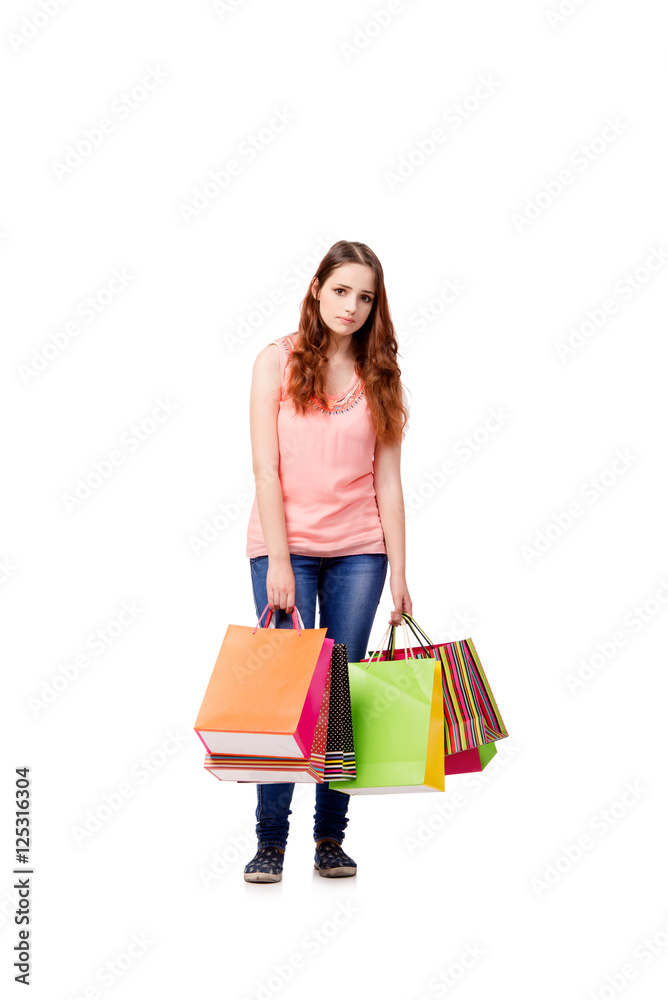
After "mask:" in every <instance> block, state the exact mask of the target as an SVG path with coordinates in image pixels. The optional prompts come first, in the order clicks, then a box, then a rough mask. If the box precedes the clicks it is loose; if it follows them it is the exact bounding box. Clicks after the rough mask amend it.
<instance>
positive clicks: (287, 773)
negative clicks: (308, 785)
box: [204, 639, 333, 784]
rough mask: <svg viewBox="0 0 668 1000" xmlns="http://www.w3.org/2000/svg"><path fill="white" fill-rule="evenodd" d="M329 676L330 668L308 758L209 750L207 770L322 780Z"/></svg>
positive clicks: (220, 774) (260, 778) (261, 778)
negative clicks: (250, 754) (243, 754)
mask: <svg viewBox="0 0 668 1000" xmlns="http://www.w3.org/2000/svg"><path fill="white" fill-rule="evenodd" d="M325 642H326V643H331V644H332V645H333V643H332V640H331V639H325ZM330 648H331V647H330ZM330 669H331V668H330ZM329 676H330V671H328V674H327V683H326V684H325V691H324V693H323V696H322V702H321V705H320V713H319V715H318V722H317V724H316V727H315V733H314V736H313V746H312V747H311V753H310V754H309V756H308V757H307V758H305V759H304V760H301V759H297V758H290V757H269V756H265V757H261V756H249V755H247V756H242V755H241V754H222V753H208V754H206V755H205V757H204V767H205V768H206V770H207V771H209V773H210V774H213V775H214V777H216V778H218V779H219V780H220V781H238V782H240V783H247V782H257V783H259V784H267V783H271V782H277V781H290V782H302V781H306V782H316V783H317V784H322V782H323V781H324V777H323V772H324V763H325V750H326V747H327V721H328V716H329Z"/></svg>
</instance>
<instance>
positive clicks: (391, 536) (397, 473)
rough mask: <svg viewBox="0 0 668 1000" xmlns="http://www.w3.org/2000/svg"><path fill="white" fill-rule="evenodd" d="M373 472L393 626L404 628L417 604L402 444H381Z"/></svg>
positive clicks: (377, 449)
mask: <svg viewBox="0 0 668 1000" xmlns="http://www.w3.org/2000/svg"><path fill="white" fill-rule="evenodd" d="M373 470H374V471H373V478H374V482H375V486H376V499H377V501H378V513H379V514H380V523H381V524H382V526H383V534H384V535H385V548H386V550H387V558H388V562H389V564H390V592H391V594H392V600H393V601H394V611H393V612H392V613H391V615H390V621H391V623H392V624H393V625H400V624H401V612H402V611H405V612H406V613H407V614H409V615H412V613H413V602H412V601H411V597H410V594H409V593H408V587H407V585H406V515H405V509H404V494H403V490H402V488H401V443H399V444H384V443H381V442H377V443H376V450H375V454H374V458H373Z"/></svg>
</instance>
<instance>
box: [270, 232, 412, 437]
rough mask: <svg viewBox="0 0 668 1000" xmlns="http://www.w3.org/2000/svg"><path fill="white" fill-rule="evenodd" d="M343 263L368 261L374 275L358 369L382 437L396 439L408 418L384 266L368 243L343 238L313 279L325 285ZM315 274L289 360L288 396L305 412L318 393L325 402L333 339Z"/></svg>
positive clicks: (359, 339)
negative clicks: (313, 290)
mask: <svg viewBox="0 0 668 1000" xmlns="http://www.w3.org/2000/svg"><path fill="white" fill-rule="evenodd" d="M341 264H364V265H366V266H367V267H370V268H371V270H372V271H373V273H374V276H375V279H376V288H375V296H374V300H373V305H372V307H371V312H370V313H369V315H368V316H367V318H366V322H365V323H364V325H363V326H361V327H360V329H359V330H356V331H355V333H353V335H352V339H353V350H355V349H356V351H357V354H356V361H355V369H356V371H357V372H358V374H359V375H361V377H362V379H363V381H364V395H365V397H366V401H367V405H368V407H369V411H370V413H371V417H372V419H373V424H374V429H375V431H376V436H377V438H378V440H379V441H384V442H387V443H389V444H398V443H399V442H400V441H402V439H403V437H404V434H405V429H406V426H407V423H408V415H409V414H408V407H407V406H406V404H405V402H404V395H403V387H402V384H401V369H400V368H399V365H398V364H397V350H398V344H397V338H396V334H395V330H394V325H393V323H392V319H391V317H390V307H389V305H388V302H387V295H386V292H385V279H384V276H383V268H382V267H381V264H380V261H379V260H378V258H377V257H376V255H375V253H374V252H373V250H370V249H369V247H368V246H366V244H365V243H354V242H353V243H351V242H349V241H348V240H339V242H338V243H335V244H334V245H333V246H331V247H330V248H329V250H328V251H327V253H326V254H325V256H324V257H323V258H322V260H321V261H320V264H319V265H318V269H317V271H316V272H315V275H314V278H317V279H318V282H319V287H320V288H322V286H323V285H324V283H325V282H326V281H327V278H328V277H329V275H330V274H331V272H332V271H333V270H334V269H335V268H337V267H339V266H340V265H341ZM312 285H313V278H312V279H311V281H310V282H309V287H308V291H307V293H306V295H305V297H304V299H303V300H302V303H301V312H300V318H299V331H298V333H299V336H298V338H297V341H296V343H295V348H294V351H293V353H292V355H291V358H290V361H289V366H290V367H289V376H288V383H287V386H286V390H287V395H288V396H289V397H291V398H292V400H293V401H294V405H295V410H296V411H297V412H298V413H301V414H304V413H305V412H306V408H307V407H308V406H309V404H310V402H311V399H312V397H314V396H315V398H316V399H318V400H319V401H320V403H321V404H322V405H323V406H324V407H326V406H327V398H326V396H325V385H326V378H325V376H326V365H327V357H326V354H327V349H328V347H329V345H330V342H331V334H330V331H329V328H328V327H327V326H326V325H325V324H324V323H323V322H322V319H321V318H320V306H319V304H318V302H317V300H316V299H315V298H314V296H313V295H312V293H311V287H312Z"/></svg>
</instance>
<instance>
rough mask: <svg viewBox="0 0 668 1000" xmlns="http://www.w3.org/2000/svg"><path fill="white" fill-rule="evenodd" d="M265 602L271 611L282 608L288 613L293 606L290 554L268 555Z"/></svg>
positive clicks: (293, 580) (291, 610) (293, 593)
mask: <svg viewBox="0 0 668 1000" xmlns="http://www.w3.org/2000/svg"><path fill="white" fill-rule="evenodd" d="M267 603H268V604H269V607H270V608H271V610H272V611H275V610H276V609H277V608H282V609H283V611H286V612H287V613H288V614H289V615H290V614H292V612H293V610H294V606H295V574H294V573H293V571H292V564H291V562H290V556H287V557H285V556H274V558H272V557H271V556H269V565H268V566H267Z"/></svg>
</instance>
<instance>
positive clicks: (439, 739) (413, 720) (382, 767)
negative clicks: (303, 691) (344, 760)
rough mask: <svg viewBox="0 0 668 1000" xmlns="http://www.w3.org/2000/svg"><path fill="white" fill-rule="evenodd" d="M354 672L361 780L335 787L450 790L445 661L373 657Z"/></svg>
mask: <svg viewBox="0 0 668 1000" xmlns="http://www.w3.org/2000/svg"><path fill="white" fill-rule="evenodd" d="M388 632H389V629H388V631H387V632H386V633H385V636H387V634H388ZM385 636H384V637H383V639H382V640H381V643H380V646H379V647H378V648H379V649H380V648H382V646H383V643H384V641H385ZM348 671H349V677H350V699H351V706H352V717H353V733H354V738H355V764H356V768H357V776H356V778H355V780H354V781H330V782H329V787H330V788H333V789H335V790H336V791H340V792H347V793H348V794H349V795H356V794H371V793H383V792H431V791H438V792H442V791H444V771H443V756H444V753H445V747H444V723H443V692H442V684H441V661H440V660H439V659H438V658H434V659H427V658H424V659H403V660H384V661H378V660H374V659H373V657H372V658H371V660H369V661H368V662H364V663H349V664H348Z"/></svg>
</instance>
